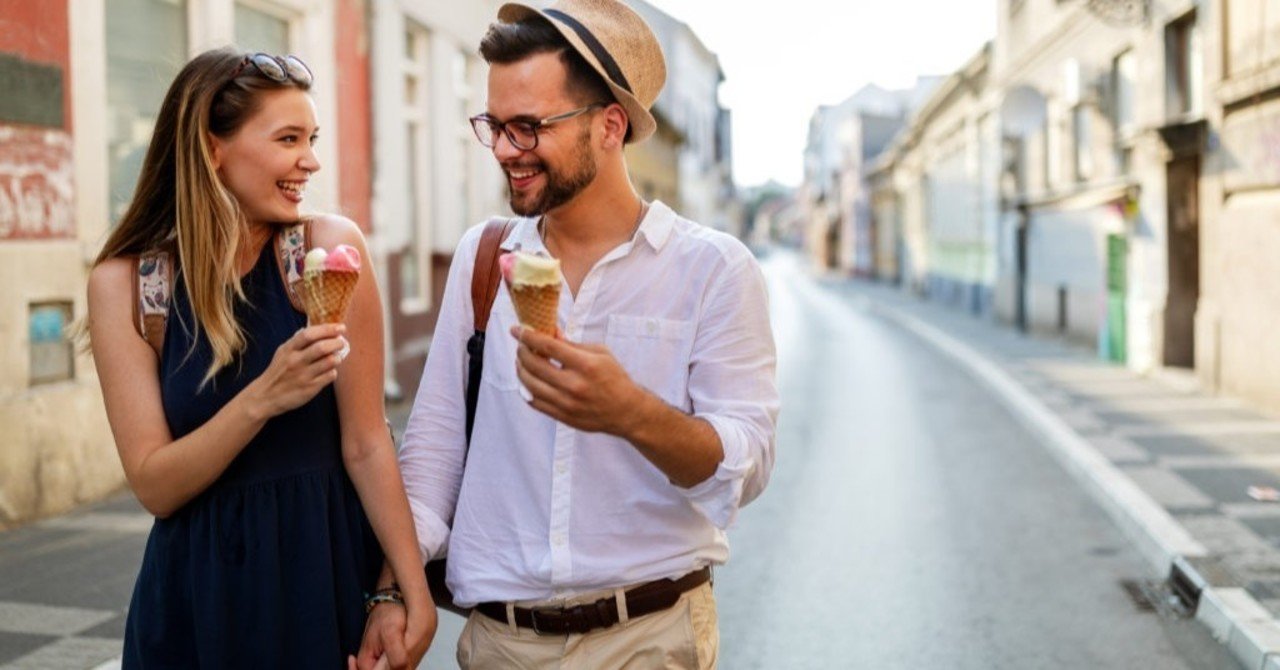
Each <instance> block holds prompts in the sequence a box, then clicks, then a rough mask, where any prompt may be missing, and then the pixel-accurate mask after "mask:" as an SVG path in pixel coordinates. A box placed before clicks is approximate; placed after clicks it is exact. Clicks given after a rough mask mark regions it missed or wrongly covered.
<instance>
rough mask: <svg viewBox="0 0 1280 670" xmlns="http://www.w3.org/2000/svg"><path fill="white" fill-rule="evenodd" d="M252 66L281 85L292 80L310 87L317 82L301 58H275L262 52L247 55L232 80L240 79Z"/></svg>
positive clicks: (287, 56)
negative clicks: (246, 69)
mask: <svg viewBox="0 0 1280 670" xmlns="http://www.w3.org/2000/svg"><path fill="white" fill-rule="evenodd" d="M250 65H252V66H253V67H254V69H256V70H257V71H258V73H259V74H261V75H262V76H264V77H266V78H267V79H270V80H271V81H275V82H279V83H281V84H283V83H285V82H287V81H289V80H290V79H292V80H293V81H295V82H297V83H299V84H302V85H303V86H310V85H311V84H312V83H314V82H315V76H314V75H312V74H311V68H309V67H307V64H306V63H304V62H302V59H301V58H298V57H297V56H294V55H293V54H289V55H286V56H273V55H272V54H269V53H264V52H261V51H259V52H257V53H253V54H247V55H245V57H244V60H242V61H240V67H238V68H236V71H235V73H234V74H232V75H231V78H232V79H235V78H236V77H239V76H240V74H241V73H242V72H244V70H245V68H247V67H249V66H250Z"/></svg>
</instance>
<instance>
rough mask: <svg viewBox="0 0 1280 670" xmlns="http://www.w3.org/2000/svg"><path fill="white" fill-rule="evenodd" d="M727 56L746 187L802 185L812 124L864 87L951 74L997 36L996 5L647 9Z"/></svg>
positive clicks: (909, 2) (726, 98) (931, 2)
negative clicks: (820, 112)
mask: <svg viewBox="0 0 1280 670" xmlns="http://www.w3.org/2000/svg"><path fill="white" fill-rule="evenodd" d="M649 3H650V4H652V5H654V6H655V7H658V8H659V9H661V10H662V11H664V12H666V13H667V14H670V15H671V16H673V17H675V18H677V19H679V20H681V21H683V22H685V23H686V24H688V25H689V27H691V28H692V29H693V30H694V32H696V33H697V34H698V37H699V38H700V39H701V40H702V42H703V44H706V45H707V48H709V49H711V50H712V51H714V52H715V53H716V54H717V55H718V56H719V57H720V67H721V68H722V69H723V70H724V75H725V81H724V84H722V85H721V87H720V100H721V103H722V104H724V105H725V106H726V107H728V108H730V109H731V110H732V112H733V153H734V156H733V170H734V179H735V181H737V182H738V184H739V185H741V186H753V185H756V184H760V183H763V182H765V181H767V180H768V179H776V180H777V181H779V182H782V183H784V184H788V185H792V186H794V185H797V184H799V183H800V179H801V176H802V173H803V168H804V155H803V154H804V143H805V137H806V135H807V133H808V128H809V117H810V115H811V114H812V113H813V110H814V109H815V108H816V107H817V106H818V105H822V104H835V103H838V102H840V101H842V100H844V99H845V98H847V97H849V96H850V95H852V94H854V93H855V92H857V90H858V89H859V88H861V87H862V86H863V85H864V84H868V83H874V84H878V85H880V86H883V87H885V88H909V87H911V86H912V85H913V84H914V83H915V78H916V76H917V75H946V74H950V73H951V72H953V71H955V70H956V69H957V68H958V67H959V66H961V65H963V64H964V63H965V61H967V60H968V59H969V58H970V57H971V56H973V55H974V54H976V53H977V52H978V49H980V48H981V47H982V45H983V43H984V42H986V41H987V40H989V39H991V38H992V37H994V36H995V29H996V8H995V5H996V3H995V0H784V1H783V2H775V3H765V2H743V1H742V0H649Z"/></svg>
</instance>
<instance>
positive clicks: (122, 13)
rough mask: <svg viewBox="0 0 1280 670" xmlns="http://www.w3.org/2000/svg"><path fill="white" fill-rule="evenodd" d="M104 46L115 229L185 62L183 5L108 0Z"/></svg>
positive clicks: (176, 0)
mask: <svg viewBox="0 0 1280 670" xmlns="http://www.w3.org/2000/svg"><path fill="white" fill-rule="evenodd" d="M106 42H107V45H106V46H107V179H108V183H109V187H108V188H109V191H108V198H109V201H108V207H109V215H110V218H111V222H112V223H113V224H114V223H115V222H117V221H119V220H120V217H121V216H123V215H124V211H125V209H126V208H127V207H128V206H129V201H130V200H131V199H132V198H133V189H134V186H135V185H136V184H137V181H138V173H139V171H140V170H141V169H142V159H143V156H144V155H145V154H146V152H147V145H148V144H149V143H150V141H151V132H152V129H153V128H154V127H155V122H156V115H157V114H158V113H159V111H160V103H161V102H162V101H163V100H164V94H165V91H166V90H168V87H169V84H170V82H172V81H173V78H174V77H175V76H176V75H177V74H178V71H179V70H181V69H182V66H183V64H184V63H186V60H187V8H186V0H112V2H111V8H110V11H108V12H106Z"/></svg>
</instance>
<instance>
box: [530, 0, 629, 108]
mask: <svg viewBox="0 0 1280 670" xmlns="http://www.w3.org/2000/svg"><path fill="white" fill-rule="evenodd" d="M543 13H544V14H546V15H547V16H550V17H551V18H554V19H555V20H557V21H559V22H561V23H563V24H565V25H566V26H569V27H570V28H572V29H573V32H575V33H577V34H578V37H579V38H581V39H582V41H583V43H584V44H586V45H587V48H588V49H590V50H591V54H592V55H594V56H595V57H596V60H598V61H600V65H601V66H603V67H604V71H605V72H607V73H608V74H609V78H610V79H612V80H613V83H615V84H617V85H618V86H621V87H622V89H623V90H624V91H626V92H627V93H630V94H631V95H635V91H632V90H631V84H629V83H627V78H626V77H625V76H623V74H622V68H620V67H618V62H617V61H615V60H613V56H610V55H609V51H608V50H607V49H605V48H604V45H603V44H601V43H600V40H598V39H596V36H595V35H594V34H592V32H591V30H589V29H588V28H587V27H586V26H584V25H582V24H581V23H579V22H578V20H577V19H575V18H573V17H572V16H569V15H568V14H565V13H564V12H562V11H560V10H558V9H546V10H543Z"/></svg>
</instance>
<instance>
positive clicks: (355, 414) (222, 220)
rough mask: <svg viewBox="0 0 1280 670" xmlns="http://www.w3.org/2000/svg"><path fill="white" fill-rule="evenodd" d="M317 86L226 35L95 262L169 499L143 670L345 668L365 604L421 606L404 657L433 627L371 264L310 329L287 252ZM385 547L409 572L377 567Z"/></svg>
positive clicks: (135, 416)
mask: <svg viewBox="0 0 1280 670" xmlns="http://www.w3.org/2000/svg"><path fill="white" fill-rule="evenodd" d="M311 81H312V75H311V72H310V70H308V69H307V67H306V65H305V64H303V63H302V61H300V60H298V59H297V58H296V57H293V56H285V57H280V56H273V55H268V54H261V53H259V54H244V53H241V52H238V51H235V50H231V49H221V50H215V51H210V52H206V53H204V54H201V55H200V56H197V57H196V58H195V59H193V60H192V61H191V62H190V63H188V64H187V65H186V67H184V68H183V70H182V72H180V73H179V74H178V77H177V79H176V80H175V81H174V82H173V84H172V86H171V87H170V89H169V92H168V93H167V94H166V96H165V100H164V103H163V106H162V108H161V111H160V115H159V118H158V119H157V122H156V128H155V134H154V136H153V137H152V140H151V146H150V148H149V150H148V152H147V156H146V160H145V162H144V163H143V167H142V173H141V176H140V179H139V182H138V186H137V191H136V193H135V195H134V199H133V202H132V204H131V205H130V207H129V209H128V211H127V212H126V213H125V215H124V218H123V219H122V220H121V222H120V224H119V225H118V226H117V227H116V228H115V229H114V230H113V231H112V233H111V235H110V237H109V239H108V240H107V241H106V244H105V247H104V248H103V250H102V253H101V254H100V255H99V256H98V259H97V261H96V263H95V267H94V269H93V272H92V274H91V276H90V278H89V319H88V331H89V335H90V340H91V346H92V350H93V354H94V360H95V362H96V365H97V368H98V375H99V377H100V379H101V383H102V393H103V396H104V397H105V400H106V408H107V415H108V417H109V419H110V422H111V429H112V432H113V433H114V436H115V441H116V446H117V448H118V450H119V452H120V460H121V463H122V464H123V466H124V471H125V475H126V476H127V477H128V480H129V484H130V486H131V487H132V488H133V491H134V493H135V494H136V495H137V497H138V499H139V500H140V501H141V502H142V504H143V506H145V507H146V508H147V509H148V510H149V511H150V512H152V513H153V514H154V515H155V516H156V522H155V525H154V526H153V528H152V531H151V535H150V537H149V538H148V541H147V548H146V553H145V555H144V557H143V561H142V567H141V570H140V572H139V574H138V581H137V585H136V587H135V589H134V593H133V600H132V603H131V604H130V607H129V617H128V625H127V632H126V635H125V649H124V667H125V668H153V667H162V668H196V667H199V668H249V667H296V668H338V667H343V666H344V665H346V663H347V660H348V655H349V654H352V653H354V652H355V651H356V650H357V649H358V648H359V645H360V636H361V633H362V631H363V627H364V624H365V617H366V607H369V608H372V607H404V608H405V609H406V614H407V618H408V626H407V628H406V634H405V639H404V645H403V647H401V646H400V645H398V644H397V645H388V646H389V647H391V646H394V647H395V648H396V656H398V657H399V658H390V657H388V658H386V661H388V662H389V664H390V665H391V666H393V667H395V666H403V665H405V664H406V662H407V660H406V657H405V655H406V654H408V655H412V656H414V657H415V658H416V657H420V656H421V654H422V652H423V651H425V649H426V646H427V645H428V644H429V642H430V639H431V637H432V635H433V634H434V632H435V626H436V619H435V616H436V615H435V607H434V604H433V603H432V602H431V597H430V595H429V593H428V591H427V587H426V584H425V579H424V576H423V572H422V564H421V561H420V558H419V555H418V548H417V543H416V538H415V535H414V527H413V521H412V518H411V516H410V512H409V505H408V501H407V499H406V497H405V493H404V487H403V485H402V484H401V480H400V475H399V471H398V470H397V466H396V454H395V449H394V445H393V444H392V441H391V438H390V436H389V434H388V431H387V428H386V425H385V423H384V413H383V405H382V370H383V348H382V341H383V339H382V314H381V308H380V304H379V301H378V289H377V286H376V284H375V279H374V276H373V273H372V272H368V271H366V272H363V273H361V277H360V279H359V282H358V284H357V288H356V296H355V298H354V300H353V304H352V307H351V309H350V313H349V315H348V318H347V324H348V325H347V326H343V325H319V326H311V327H307V326H306V317H305V315H303V314H302V313H301V312H299V311H298V310H297V309H296V308H295V307H294V306H293V304H292V303H291V301H290V294H289V292H288V291H289V288H288V287H287V286H286V285H285V281H284V279H283V275H282V269H281V268H280V267H279V265H278V264H279V263H281V261H280V260H279V259H278V256H279V255H280V254H278V253H275V252H276V250H277V248H278V247H279V245H278V236H279V235H280V233H281V231H282V230H285V229H286V227H289V226H292V225H294V224H297V223H298V222H299V220H300V218H301V213H300V211H299V206H300V203H301V201H302V197H303V193H304V192H305V189H306V184H307V181H308V179H309V178H310V177H311V175H312V174H314V173H315V172H316V171H317V170H319V169H320V164H319V163H318V162H317V160H316V155H315V152H314V150H313V144H314V143H315V142H316V139H317V134H318V127H317V123H318V122H317V119H316V112H315V105H314V104H313V102H312V100H311V97H310V95H309V94H308V91H309V89H310V86H311ZM308 225H309V227H310V237H311V244H312V246H313V247H314V246H318V247H324V248H332V247H334V246H335V245H338V244H349V245H352V246H354V247H356V248H357V249H358V250H359V251H360V252H361V254H362V255H363V256H364V257H366V258H367V252H366V249H365V244H364V240H363V237H362V236H361V234H360V230H359V228H358V227H357V226H356V225H355V224H354V223H352V222H351V221H349V220H347V219H344V218H341V217H337V216H317V217H312V218H311V219H310V223H309V224H308ZM156 252H167V253H168V258H169V259H170V262H171V263H172V267H173V272H172V280H171V282H170V284H169V285H170V286H171V289H172V290H171V291H170V293H169V297H168V313H167V317H166V318H165V319H164V320H163V321H162V322H161V324H162V326H163V345H162V346H161V347H160V348H159V351H156V350H155V349H153V348H152V346H149V344H148V339H147V338H146V337H144V335H143V332H144V331H145V329H140V328H139V326H138V325H137V324H138V319H137V316H136V315H137V314H138V312H137V311H136V310H137V308H136V307H135V305H136V304H137V303H138V302H140V301H139V295H140V293H139V290H138V288H137V284H136V283H135V282H137V281H138V279H137V278H138V275H139V274H144V275H146V276H148V277H149V276H150V275H147V274H146V273H147V272H148V271H150V270H151V268H150V267H147V268H145V269H144V270H143V272H142V273H140V272H139V268H140V264H139V263H138V258H139V257H140V256H145V257H146V258H151V254H154V253H156ZM143 265H147V264H143ZM163 269H164V268H163V266H162V267H161V268H160V269H159V271H161V272H162V271H163ZM145 286H147V284H146V283H145V282H144V287H145ZM160 298H161V300H159V301H158V302H161V303H163V302H164V296H160ZM148 299H150V296H149V298H148ZM141 302H142V303H144V304H148V300H142V301H141ZM153 302H156V301H153ZM149 306H151V307H154V305H153V304H152V305H149ZM150 335H155V333H147V336H150ZM342 337H345V339H346V340H347V341H349V343H350V347H349V350H350V354H349V355H347V356H346V357H345V359H344V358H340V356H339V353H338V352H339V351H340V349H341V348H342V347H343V344H344V342H343V340H342ZM366 513H367V517H366ZM384 553H385V557H386V560H387V562H388V564H389V565H390V566H391V573H392V574H393V575H394V577H395V580H396V582H397V583H395V584H393V583H390V581H389V580H388V582H387V583H383V584H378V583H376V580H377V578H378V571H379V569H380V567H381V561H382V558H383V555H384ZM368 594H374V595H373V596H372V597H370V596H369V595H368Z"/></svg>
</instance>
